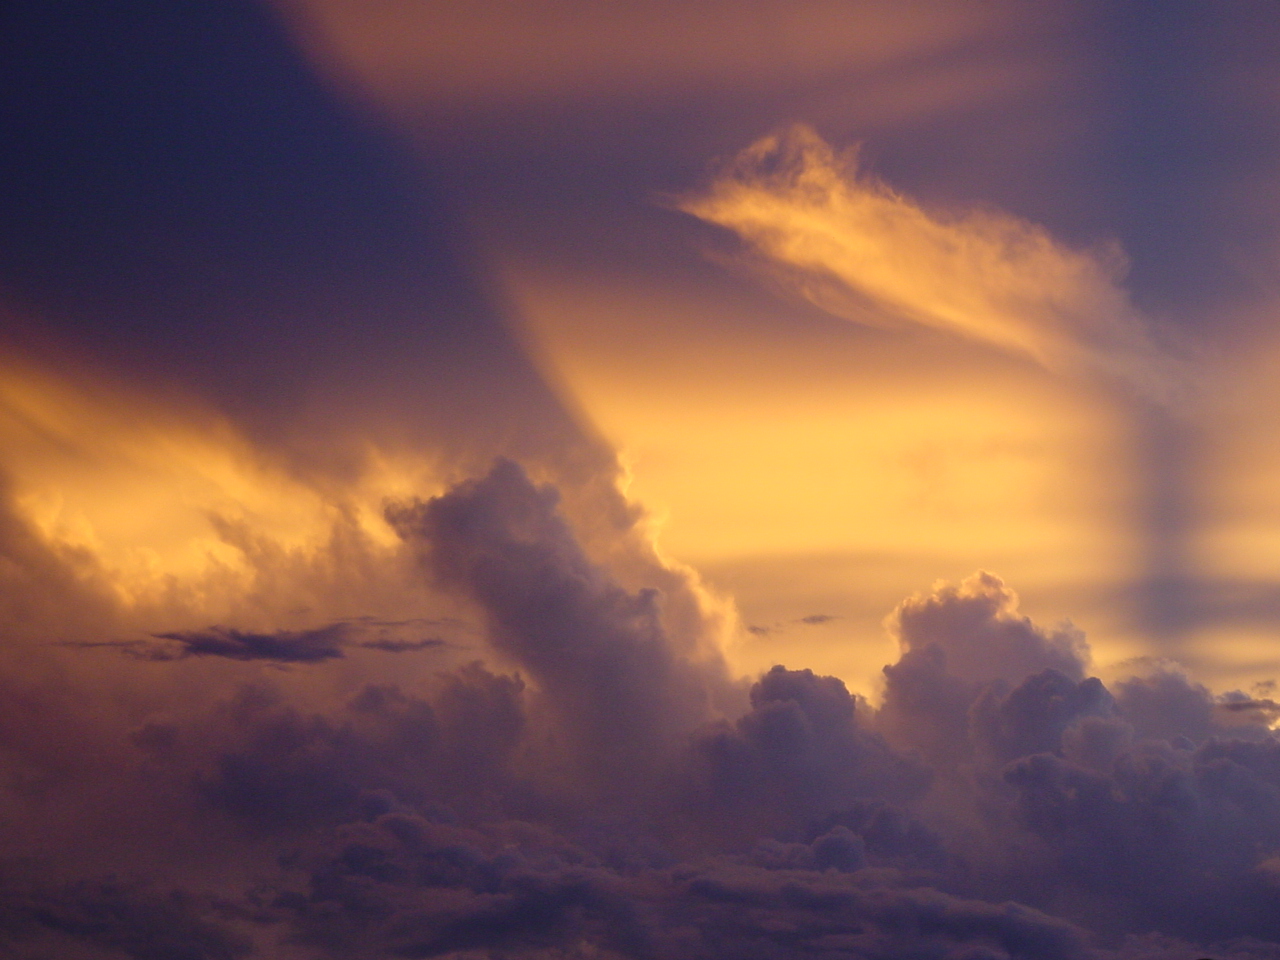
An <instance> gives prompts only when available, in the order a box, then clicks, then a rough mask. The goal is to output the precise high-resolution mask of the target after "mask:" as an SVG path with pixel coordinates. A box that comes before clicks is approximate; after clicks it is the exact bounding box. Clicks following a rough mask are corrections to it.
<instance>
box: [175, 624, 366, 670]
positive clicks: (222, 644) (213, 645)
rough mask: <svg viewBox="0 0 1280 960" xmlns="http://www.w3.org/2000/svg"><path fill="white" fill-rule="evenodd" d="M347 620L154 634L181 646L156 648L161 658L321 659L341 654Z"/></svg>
mask: <svg viewBox="0 0 1280 960" xmlns="http://www.w3.org/2000/svg"><path fill="white" fill-rule="evenodd" d="M346 632H347V627H346V624H339V623H335V624H330V625H329V626H327V627H321V628H319V629H317V630H277V631H275V632H274V633H250V632H247V631H244V630H234V629H231V628H229V627H210V628H209V629H208V630H181V631H176V632H173V633H157V634H154V636H155V637H156V639H158V640H172V641H173V642H175V643H177V644H178V650H177V652H175V653H172V654H169V653H166V652H163V651H155V652H153V653H152V654H150V656H152V657H153V658H154V659H158V660H170V659H173V660H176V659H181V658H182V657H225V658H226V659H228V660H271V661H274V662H276V663H319V662H320V661H322V660H333V659H337V658H339V657H341V656H342V655H343V654H342V645H343V643H345V642H346Z"/></svg>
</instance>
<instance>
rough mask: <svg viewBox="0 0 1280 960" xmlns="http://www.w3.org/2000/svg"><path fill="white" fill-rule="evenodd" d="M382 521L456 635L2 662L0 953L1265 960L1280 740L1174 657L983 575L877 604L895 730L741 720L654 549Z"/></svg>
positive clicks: (373, 619)
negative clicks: (429, 663)
mask: <svg viewBox="0 0 1280 960" xmlns="http://www.w3.org/2000/svg"><path fill="white" fill-rule="evenodd" d="M390 518H391V520H392V522H393V523H394V524H395V527H396V530H397V531H398V533H399V534H400V536H401V537H402V538H403V544H404V549H405V551H406V552H407V553H413V554H415V555H416V557H417V558H418V561H419V562H420V565H421V566H420V573H419V575H420V576H423V577H424V579H430V580H431V581H432V582H433V583H434V584H435V589H437V590H440V591H443V592H444V593H445V594H447V595H448V596H449V597H451V598H452V599H453V600H454V601H455V602H456V609H453V610H451V611H450V613H449V615H448V616H445V615H443V614H442V615H440V616H435V617H400V618H384V617H377V616H374V615H372V614H371V615H368V616H361V617H351V618H347V619H343V620H337V621H332V622H330V623H328V624H327V625H325V626H321V627H317V628H314V629H309V630H273V631H248V630H232V629H230V628H217V629H206V630H192V631H179V630H171V631H165V634H166V635H167V636H165V637H164V638H162V639H163V642H164V643H165V644H168V645H169V646H168V647H166V649H169V650H170V651H171V655H172V656H173V657H177V658H180V659H182V660H183V661H184V665H183V666H182V667H181V668H180V669H178V668H170V667H167V666H165V665H163V664H158V663H155V662H147V661H148V660H152V661H154V660H155V659H156V658H154V657H152V658H148V657H147V656H145V655H143V654H145V653H146V651H147V650H149V649H150V648H151V646H152V645H151V643H150V642H140V643H142V646H141V647H136V646H134V647H131V646H127V645H126V646H121V644H122V643H126V642H122V641H86V642H84V643H80V644H79V645H65V644H64V645H56V644H48V645H43V646H41V645H29V647H24V650H27V651H28V654H27V656H26V660H25V661H22V662H20V658H16V657H10V661H12V665H14V666H15V669H14V670H11V671H6V672H5V673H4V675H3V678H2V679H0V694H3V696H0V758H2V764H0V772H2V773H3V778H0V791H3V794H2V795H3V798H4V801H5V804H6V807H5V809H6V811H7V814H6V817H5V818H4V819H3V820H0V840H2V841H3V842H4V843H5V846H6V851H7V854H6V857H5V858H4V859H3V860H0V952H3V951H5V950H7V951H8V952H10V953H14V954H15V955H16V956H22V957H24V956H28V955H30V956H32V957H36V956H43V955H48V956H53V955H57V956H64V955H65V956H83V957H84V958H86V960H108V958H114V957H120V956H123V957H128V958H131V960H159V958H164V960H168V957H170V956H181V957H187V956H189V957H191V958H193V960H196V958H199V960H233V958H234V960H240V958H257V957H274V956H289V955H291V953H292V954H297V955H300V956H303V955H305V956H308V957H314V958H316V960H337V958H340V957H341V958H346V957H365V956H368V957H375V956H376V957H381V956H418V957H448V958H454V960H462V958H471V957H477V958H478V957H506V958H511V960H564V958H566V957H576V956H595V957H599V958H608V960H668V958H669V960H689V958H693V960H698V958H708V960H710V958H712V957H722V956H756V957H762V958H770V960H794V958H796V957H801V956H824V957H831V958H832V960H835V958H846V957H848V958H857V960H868V958H873V960H891V958H896V957H900V956H922V957H930V958H938V960H975V958H990V960H996V958H999V960H1013V958H1026V960H1043V958H1046V957H1048V958H1059V960H1155V958H1158V960H1188V958H1189V957H1199V956H1213V957H1215V958H1231V960H1245V958H1257V957H1267V956H1269V955H1273V954H1274V953H1275V951H1276V950H1280V947H1277V944H1280V929H1277V927H1276V924H1275V920H1274V917H1275V916H1276V908H1277V905H1278V904H1280V899H1278V898H1280V883H1277V882H1276V877H1277V875H1280V871H1278V870H1277V869H1276V862H1277V859H1278V858H1280V777H1278V774H1277V771H1280V758H1278V755H1277V751H1278V750H1280V741H1278V740H1277V738H1276V736H1275V734H1274V733H1272V732H1271V731H1270V730H1269V729H1268V727H1267V722H1268V721H1269V720H1270V718H1271V716H1272V708H1271V706H1270V703H1269V701H1268V700H1267V699H1265V698H1264V697H1261V696H1258V697H1248V696H1246V695H1244V694H1242V693H1230V694H1224V695H1215V694H1213V693H1212V692H1210V691H1209V690H1207V689H1206V688H1204V687H1202V686H1199V685H1198V684H1196V683H1194V682H1193V681H1191V680H1190V679H1189V678H1187V677H1186V676H1185V675H1184V674H1181V673H1179V672H1177V671H1176V670H1173V669H1172V668H1170V667H1169V666H1168V665H1163V666H1159V667H1158V668H1157V669H1155V670H1152V671H1149V672H1148V673H1146V674H1144V675H1142V676H1139V677H1132V678H1128V679H1125V680H1122V681H1120V682H1117V683H1114V684H1112V686H1111V689H1110V690H1108V689H1107V687H1106V686H1105V685H1104V684H1103V683H1102V682H1101V681H1099V680H1098V679H1096V678H1091V677H1089V676H1088V669H1087V668H1088V648H1087V645H1086V644H1085V641H1084V638H1083V636H1082V635H1081V634H1080V633H1079V632H1078V631H1076V630H1074V629H1072V628H1066V627H1063V628H1057V629H1047V628H1045V627H1043V626H1041V625H1038V624H1036V623H1034V622H1032V621H1031V620H1030V619H1029V618H1027V617H1026V616H1024V615H1023V614H1021V613H1020V612H1019V610H1018V605H1017V597H1016V595H1015V594H1014V593H1013V591H1012V590H1011V589H1010V588H1009V587H1007V586H1006V585H1005V584H1004V583H1003V582H1001V581H1000V580H999V579H998V578H996V577H994V576H993V575H991V574H977V575H975V576H973V577H971V578H969V579H967V580H965V581H963V582H961V583H959V584H945V583H941V584H937V585H935V587H934V588H933V589H932V590H931V591H929V592H927V593H924V594H920V595H917V596H915V597H911V598H908V599H907V600H904V601H903V602H902V603H901V604H900V605H899V606H898V608H897V609H896V610H895V611H894V613H893V614H892V615H891V617H890V618H889V619H888V621H887V622H888V625H889V627H890V629H891V630H892V632H893V633H894V634H895V635H896V636H897V639H898V640H899V643H900V647H901V655H900V657H899V658H898V660H897V661H896V662H895V663H893V664H889V665H888V666H887V667H886V669H885V679H886V687H885V697H884V702H883V704H882V705H881V706H880V707H879V709H876V708H875V707H874V706H873V705H872V704H871V703H869V702H867V701H866V700H864V699H862V698H860V697H858V696H856V695H854V694H853V693H851V692H850V691H849V689H848V688H847V687H846V686H845V685H844V683H843V682H842V681H841V680H840V679H838V678H836V677H831V676H823V675H821V674H820V673H817V672H814V671H813V670H809V669H805V668H803V667H797V668H788V667H784V666H782V665H778V666H775V667H773V668H771V669H770V670H767V671H765V672H764V673H763V674H761V675H760V676H758V677H756V678H754V681H753V682H751V683H749V684H747V685H745V693H744V696H743V698H742V701H741V706H740V707H738V708H736V709H731V708H728V707H718V706H716V704H717V703H720V704H724V703H730V704H731V703H732V702H733V701H732V700H717V698H716V696H715V690H717V689H718V687H719V686H720V685H723V684H730V683H731V682H730V681H729V680H728V678H727V677H726V675H725V673H724V670H723V667H722V666H717V665H716V664H715V662H714V661H707V660H705V659H703V658H701V657H700V656H699V655H698V654H697V651H698V650H699V648H700V643H701V640H705V639H706V638H701V639H699V638H696V637H695V638H691V637H690V636H686V635H682V634H680V633H678V631H679V630H696V629H698V624H699V623H700V622H701V621H699V620H698V618H697V617H693V616H686V615H683V614H682V615H681V616H680V617H677V618H675V619H674V620H672V619H669V618H666V617H664V611H665V608H666V605H667V602H668V600H667V597H668V593H667V592H666V591H668V590H670V591H671V592H672V593H674V594H679V591H681V590H685V589H687V586H682V583H683V581H681V580H680V578H679V577H678V576H676V574H675V573H673V572H671V571H668V572H667V573H666V574H664V575H663V576H664V577H665V579H663V578H659V579H660V580H661V582H662V584H663V587H662V589H659V588H657V587H646V586H644V585H643V584H642V583H641V582H640V581H641V580H642V579H643V578H642V577H639V576H637V575H636V571H637V570H640V571H643V570H648V569H650V568H649V567H647V566H646V565H645V564H648V563H650V561H651V558H649V557H648V555H645V556H644V558H637V557H633V558H632V559H631V565H630V566H629V567H626V570H627V575H628V576H630V577H633V578H634V579H635V582H634V583H633V584H632V585H630V586H624V585H623V579H622V576H621V575H620V574H619V573H618V572H617V571H616V570H615V569H614V567H613V565H612V563H606V562H604V561H602V560H599V559H593V558H592V557H593V555H590V554H589V553H588V551H587V549H586V548H585V546H584V542H583V539H582V537H581V536H580V535H579V534H578V533H577V531H576V529H575V527H574V525H573V524H571V523H570V521H569V520H568V519H567V517H566V515H565V510H564V508H563V507H562V505H561V502H560V499H559V496H558V493H557V491H556V490H555V489H554V488H552V487H550V486H547V485H539V484H537V483H535V482H533V481H532V480H531V479H530V478H529V476H528V474H527V473H526V472H525V471H524V470H523V469H522V468H521V467H519V466H517V465H516V464H514V463H511V462H499V463H497V464H496V465H495V466H494V467H493V468H492V469H491V470H490V471H489V472H488V473H486V474H484V475H482V476H479V477H477V478H475V479H471V480H464V481H462V482H460V483H458V484H456V485H454V486H453V487H452V488H450V489H448V490H447V491H445V492H444V493H442V494H441V495H439V496H437V497H434V498H430V499H426V500H423V501H418V502H411V503H407V504H402V505H400V506H398V507H395V508H393V509H391V510H390ZM610 529H611V530H612V531H613V536H615V537H616V538H618V539H617V541H616V542H615V543H613V545H612V546H613V550H612V551H611V550H610V549H604V548H603V546H604V545H603V544H602V543H599V542H597V543H596V544H595V547H596V548H598V553H597V554H595V555H596V556H600V557H612V558H614V559H616V558H617V557H618V556H619V552H620V551H623V550H633V549H638V548H637V546H636V541H635V540H633V539H631V538H632V531H631V529H630V528H629V527H627V526H626V525H625V524H621V525H614V526H611V527H610V526H608V525H606V526H602V527H597V528H592V536H595V537H605V536H607V534H606V532H605V531H606V530H610ZM641 559H643V560H644V562H643V563H642V562H641ZM455 614H456V616H455ZM469 624H474V625H475V626H474V627H472V626H469ZM462 631H465V632H466V634H467V639H468V644H469V647H468V649H469V651H474V653H475V655H476V657H477V658H478V659H476V660H474V661H473V662H469V663H461V664H459V663H452V664H450V663H442V664H440V669H438V670H432V671H422V670H417V669H415V670H405V669H398V670H397V671H396V672H395V674H394V680H388V679H387V678H385V677H383V676H380V675H379V674H378V673H377V672H376V670H377V667H378V665H379V664H380V663H385V662H386V661H387V659H388V658H385V657H381V656H376V655H374V654H373V653H372V652H371V653H370V654H369V655H367V656H356V655H354V653H353V651H354V650H358V649H360V648H361V647H364V646H368V645H373V649H374V650H382V649H390V650H395V651H399V650H409V649H416V648H417V647H418V646H419V645H421V644H432V645H435V644H436V643H437V642H438V640H439V639H440V638H437V637H435V636H434V634H435V633H437V632H439V633H441V634H443V635H446V636H452V635H453V634H454V633H456V632H462ZM428 632H429V634H430V635H428V636H425V637H424V636H423V634H424V633H428ZM104 642H105V643H109V644H111V645H112V646H113V647H119V648H121V649H125V650H134V651H135V655H134V656H132V657H126V658H110V659H109V660H108V661H105V662H106V663H108V664H109V665H111V666H112V669H113V670H119V671H121V683H120V684H119V685H118V686H117V687H113V688H110V689H107V688H105V687H104V686H102V678H101V677H99V676H97V675H94V676H90V675H89V674H90V667H92V668H93V669H96V666H95V665H97V664H100V663H102V662H104V661H102V659H101V657H95V654H94V653H93V651H92V650H91V649H88V648H87V647H88V646H89V645H92V644H97V643H104ZM447 646H448V647H449V648H450V649H451V650H452V649H456V647H457V645H456V644H448V645H447ZM40 658H45V659H46V660H47V661H48V662H47V663H45V664H44V665H43V666H42V667H41V668H39V669H37V668H36V667H35V663H36V662H37V661H38V660H39V659H40ZM246 662H248V663H268V664H269V663H298V664H306V663H312V664H318V663H327V664H328V665H329V668H328V669H326V670H301V669H299V670H290V671H283V670H274V671H261V670H253V671H246V670H245V669H244V668H243V666H242V664H243V663H246ZM400 662H401V663H403V661H400ZM418 662H419V661H415V666H416V665H417V663H418ZM433 662H434V661H433ZM85 664H88V665H90V667H86V668H85V673H84V674H81V673H76V672H68V671H69V670H70V669H71V668H74V667H76V666H77V665H79V666H83V665H85ZM709 664H710V665H709ZM46 667H47V669H46ZM366 674H368V675H366ZM142 676H145V677H146V678H147V682H146V683H140V682H139V678H140V677H142ZM246 677H251V678H252V682H248V683H246V682H244V681H245V679H246ZM228 678H229V679H228ZM1256 692H1257V693H1259V694H1262V693H1265V692H1266V688H1265V687H1262V688H1259V689H1258V690H1257V691H1256ZM32 718H39V721H38V722H33V720H32ZM184 950H185V951H186V952H185V953H184V952H182V951H184ZM1269 952H1270V953H1269Z"/></svg>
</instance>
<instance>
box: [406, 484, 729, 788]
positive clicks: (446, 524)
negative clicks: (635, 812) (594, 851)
mask: <svg viewBox="0 0 1280 960" xmlns="http://www.w3.org/2000/svg"><path fill="white" fill-rule="evenodd" d="M557 502H558V495H557V493H556V491H555V490H554V489H552V488H550V487H538V486H536V485H534V484H533V483H532V482H531V481H530V480H529V478H528V477H527V476H526V475H525V473H524V471H523V470H522V469H521V468H520V467H519V466H518V465H517V464H515V463H513V462H511V461H507V460H503V461H499V462H498V463H497V464H496V465H495V467H494V468H493V470H492V471H491V472H490V473H489V475H488V476H486V477H484V478H483V479H480V480H475V481H468V482H466V483H463V484H461V485H459V486H458V487H457V488H455V489H454V490H452V491H450V492H449V493H447V494H445V495H444V496H441V497H437V498H435V499H434V500H431V501H428V502H427V503H415V504H409V505H402V506H398V507H393V508H391V509H390V510H389V512H388V518H389V520H390V521H391V523H392V524H393V526H394V527H395V529H396V530H397V531H398V532H399V533H400V535H401V536H402V537H403V538H405V540H406V541H409V542H410V543H411V544H413V545H414V546H415V547H417V548H418V549H419V550H420V551H421V555H422V557H423V560H424V562H425V563H426V564H427V566H428V568H429V569H430V571H431V572H432V574H433V575H434V576H435V578H436V579H437V580H438V581H439V582H440V583H442V584H444V585H446V586H448V587H453V588H454V589H459V590H461V591H462V592H463V593H464V595H466V596H468V597H469V598H470V599H472V600H473V601H475V602H476V603H477V604H478V606H479V607H480V608H481V610H482V611H483V614H484V616H485V617H486V619H487V621H488V624H489V628H490V632H491V639H492V642H493V643H494V645H495V646H496V647H497V649H498V650H499V651H501V652H502V653H503V654H505V655H507V656H509V657H511V658H512V660H513V661H514V662H515V663H517V664H518V665H519V666H520V667H522V668H523V669H525V670H527V671H528V672H529V675H530V677H531V678H532V679H533V680H534V681H535V682H536V683H537V684H538V685H539V686H540V687H541V688H542V689H543V691H544V692H545V693H546V695H547V702H548V704H549V706H550V708H551V709H553V710H554V711H555V712H557V713H558V714H559V715H560V716H561V718H562V721H563V731H564V733H565V734H566V735H567V736H569V737H571V738H572V739H573V740H574V742H575V744H574V745H575V747H576V749H577V750H578V751H579V761H580V762H582V763H584V764H586V765H588V766H590V767H592V768H593V769H595V770H596V771H598V772H599V773H600V774H601V775H602V777H603V780H604V781H607V782H611V783H612V784H614V785H618V784H621V783H627V784H631V785H634V778H635V776H636V775H637V773H639V772H640V771H643V770H644V769H645V768H647V767H649V766H651V765H652V763H653V761H654V759H655V758H658V757H661V756H663V755H665V754H667V753H668V752H669V750H670V746H671V744H673V743H674V742H675V741H676V738H677V737H679V736H680V735H681V734H687V733H688V732H689V731H690V730H692V729H693V728H694V727H696V726H697V725H698V724H700V723H702V722H703V721H705V720H707V719H709V718H710V716H711V713H710V711H711V696H710V693H709V687H710V686H712V685H713V684H715V683H717V682H722V681H723V678H722V677H718V676H714V675H712V674H711V673H709V672H708V671H710V670H714V669H716V667H717V666H718V665H713V666H711V667H707V666H705V665H700V664H695V663H693V662H691V661H689V660H687V659H685V658H683V657H682V656H681V655H680V654H679V652H678V650H677V646H676V644H675V643H673V642H672V640H671V639H670V638H669V637H668V635H667V632H666V629H665V627H664V624H663V622H662V618H661V604H662V597H661V596H660V594H659V593H658V591H657V590H655V589H653V588H646V589H644V590H641V591H639V592H636V593H633V592H629V591H627V590H626V589H624V588H623V587H622V586H621V585H620V584H619V583H617V582H616V580H614V579H613V578H612V577H611V575H610V574H609V573H608V571H606V570H605V569H603V568H602V567H600V566H598V565H596V564H594V563H592V562H591V561H590V560H589V559H588V557H587V556H586V554H585V552H584V551H583V550H582V548H581V546H580V545H579V544H578V542H577V540H576V539H575V537H574V534H573V532H572V530H571V529H570V527H569V525H568V522H567V521H566V520H565V519H564V517H563V516H562V515H561V514H560V513H559V511H558V510H557Z"/></svg>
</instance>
